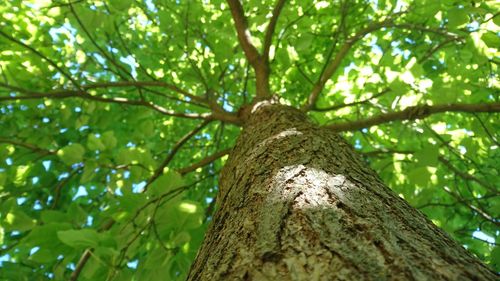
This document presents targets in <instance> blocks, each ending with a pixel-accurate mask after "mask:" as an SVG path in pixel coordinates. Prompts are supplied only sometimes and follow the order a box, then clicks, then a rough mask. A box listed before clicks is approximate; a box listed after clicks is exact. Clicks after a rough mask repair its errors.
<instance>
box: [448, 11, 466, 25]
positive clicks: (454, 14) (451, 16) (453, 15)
mask: <svg viewBox="0 0 500 281" xmlns="http://www.w3.org/2000/svg"><path fill="white" fill-rule="evenodd" d="M466 23H469V16H468V15H467V12H466V11H465V10H464V9H459V8H455V9H452V10H450V11H449V12H448V27H450V28H454V27H460V26H462V25H464V24H466Z"/></svg>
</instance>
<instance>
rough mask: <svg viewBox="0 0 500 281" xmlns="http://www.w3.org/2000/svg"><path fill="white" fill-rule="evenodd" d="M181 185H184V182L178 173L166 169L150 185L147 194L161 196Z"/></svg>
mask: <svg viewBox="0 0 500 281" xmlns="http://www.w3.org/2000/svg"><path fill="white" fill-rule="evenodd" d="M183 185H185V183H184V180H183V179H182V176H181V175H180V174H179V173H178V172H176V171H173V170H170V169H166V171H165V172H164V173H163V174H162V175H161V176H159V177H158V178H157V179H156V181H154V182H153V183H152V184H151V186H150V187H149V189H148V193H151V194H154V195H161V194H164V193H166V192H169V191H171V190H173V189H175V188H179V187H181V186H183Z"/></svg>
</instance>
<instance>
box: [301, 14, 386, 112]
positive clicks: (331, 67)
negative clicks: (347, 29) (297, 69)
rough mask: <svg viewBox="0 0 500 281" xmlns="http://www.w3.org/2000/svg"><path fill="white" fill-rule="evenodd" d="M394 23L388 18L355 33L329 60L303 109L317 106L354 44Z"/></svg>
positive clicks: (307, 109) (306, 109)
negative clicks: (320, 96)
mask: <svg viewBox="0 0 500 281" xmlns="http://www.w3.org/2000/svg"><path fill="white" fill-rule="evenodd" d="M391 25H392V19H387V20H384V21H381V22H377V23H374V24H372V25H370V26H368V27H366V28H364V29H362V30H360V31H358V32H357V33H356V34H355V35H353V36H352V37H350V38H348V39H347V40H346V41H345V43H344V44H343V45H342V46H341V47H340V49H339V51H338V52H337V54H336V55H335V57H334V58H333V60H332V61H330V62H327V65H326V67H324V70H325V71H324V72H323V74H322V75H321V76H320V77H319V79H318V81H317V82H316V83H315V84H314V86H313V89H312V90H311V93H310V94H309V98H308V100H307V103H306V104H305V105H304V106H303V107H302V110H304V111H309V110H311V109H313V108H314V107H315V106H316V101H317V100H318V97H319V94H320V93H321V91H323V88H324V87H325V84H326V82H327V81H328V80H329V79H330V78H331V77H332V76H333V74H334V73H335V72H336V71H337V69H338V68H339V67H340V65H341V63H342V61H343V60H344V58H345V57H346V56H347V54H348V53H349V51H350V50H351V48H352V46H353V45H354V44H355V43H356V42H358V41H359V40H360V39H361V38H363V37H364V36H365V35H367V34H369V33H371V32H373V31H375V30H378V29H380V28H382V27H388V26H391Z"/></svg>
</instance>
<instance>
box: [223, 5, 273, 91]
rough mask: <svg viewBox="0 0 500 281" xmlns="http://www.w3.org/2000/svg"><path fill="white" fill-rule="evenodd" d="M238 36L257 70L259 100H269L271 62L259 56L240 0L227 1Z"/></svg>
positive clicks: (249, 59)
mask: <svg viewBox="0 0 500 281" xmlns="http://www.w3.org/2000/svg"><path fill="white" fill-rule="evenodd" d="M227 3H228V4H229V8H230V10H231V14H232V17H233V20H234V25H235V27H236V33H237V34H238V40H239V42H240V45H241V48H242V49H243V52H244V53H245V57H246V58H247V60H248V63H250V65H251V66H252V67H253V69H254V70H255V81H256V83H255V86H256V96H257V99H260V100H262V99H267V98H270V97H271V93H270V90H269V72H270V70H269V61H268V59H266V58H265V57H263V56H261V55H260V54H259V51H257V48H255V46H254V45H253V44H252V42H251V36H252V35H251V34H250V30H249V29H248V23H247V18H246V17H245V12H244V11H243V6H241V3H240V1H239V0H227Z"/></svg>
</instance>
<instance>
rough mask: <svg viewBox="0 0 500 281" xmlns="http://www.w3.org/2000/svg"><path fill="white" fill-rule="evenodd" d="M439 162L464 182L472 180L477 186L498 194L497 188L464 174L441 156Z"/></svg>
mask: <svg viewBox="0 0 500 281" xmlns="http://www.w3.org/2000/svg"><path fill="white" fill-rule="evenodd" d="M438 160H439V162H441V163H443V164H444V165H445V166H446V167H447V168H448V169H450V170H451V171H452V172H454V173H455V174H457V175H458V176H459V177H461V178H462V179H464V180H470V181H474V182H476V183H477V184H479V185H481V186H483V187H484V188H486V189H488V190H489V191H491V192H493V193H497V192H498V191H497V188H495V186H492V185H490V184H489V183H488V182H485V181H483V180H481V179H479V178H477V177H475V176H473V175H471V174H469V173H466V172H462V171H460V170H459V169H457V168H456V167H455V166H453V164H451V162H450V161H449V160H448V159H446V158H444V157H442V156H439V157H438Z"/></svg>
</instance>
